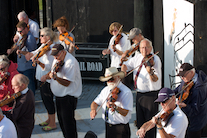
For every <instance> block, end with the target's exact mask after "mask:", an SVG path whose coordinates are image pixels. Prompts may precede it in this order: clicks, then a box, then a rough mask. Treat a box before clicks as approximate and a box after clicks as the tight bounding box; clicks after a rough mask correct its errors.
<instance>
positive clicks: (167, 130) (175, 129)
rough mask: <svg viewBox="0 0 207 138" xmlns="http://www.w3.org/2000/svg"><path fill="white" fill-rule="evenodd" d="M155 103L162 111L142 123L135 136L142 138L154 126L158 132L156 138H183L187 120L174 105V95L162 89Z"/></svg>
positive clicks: (170, 91)
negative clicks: (158, 104)
mask: <svg viewBox="0 0 207 138" xmlns="http://www.w3.org/2000/svg"><path fill="white" fill-rule="evenodd" d="M155 102H158V103H160V105H161V107H162V110H161V111H160V112H159V113H158V114H157V115H155V116H154V117H152V119H151V120H150V121H148V122H146V123H144V124H143V125H142V126H141V127H140V129H139V130H138V131H137V133H136V134H137V135H138V136H139V137H140V138H144V137H145V134H146V132H147V131H149V130H150V129H152V128H154V127H155V126H156V127H157V129H158V132H159V134H158V135H157V138H184V137H185V133H186V129H187V126H188V119H187V117H186V115H185V114H184V113H183V111H182V110H181V109H180V108H179V106H178V105H176V97H175V93H174V92H173V91H172V90H171V89H169V88H162V89H161V90H160V92H159V94H158V98H157V99H156V100H155Z"/></svg>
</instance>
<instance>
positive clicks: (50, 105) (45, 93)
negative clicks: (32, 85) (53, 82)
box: [39, 81, 55, 114]
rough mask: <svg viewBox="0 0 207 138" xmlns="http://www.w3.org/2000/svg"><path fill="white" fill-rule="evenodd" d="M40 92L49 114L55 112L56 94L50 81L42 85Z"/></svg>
mask: <svg viewBox="0 0 207 138" xmlns="http://www.w3.org/2000/svg"><path fill="white" fill-rule="evenodd" d="M39 84H42V82H41V81H39ZM40 93H41V97H42V101H43V104H44V105H45V108H46V110H47V112H48V114H55V103H54V101H53V97H54V95H53V93H52V91H51V89H50V84H49V83H48V82H45V84H43V85H42V86H41V87H40Z"/></svg>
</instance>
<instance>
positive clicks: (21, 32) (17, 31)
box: [17, 28, 25, 34]
mask: <svg viewBox="0 0 207 138" xmlns="http://www.w3.org/2000/svg"><path fill="white" fill-rule="evenodd" d="M24 29H25V28H24ZM24 29H22V30H21V31H17V32H18V33H20V34H21V33H22V31H24Z"/></svg>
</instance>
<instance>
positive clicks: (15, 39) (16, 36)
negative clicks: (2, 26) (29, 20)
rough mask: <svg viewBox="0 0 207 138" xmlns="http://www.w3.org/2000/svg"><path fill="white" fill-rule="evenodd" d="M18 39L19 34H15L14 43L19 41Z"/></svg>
mask: <svg viewBox="0 0 207 138" xmlns="http://www.w3.org/2000/svg"><path fill="white" fill-rule="evenodd" d="M18 39H19V36H18V35H15V36H14V38H13V41H14V43H16V42H17V41H18Z"/></svg>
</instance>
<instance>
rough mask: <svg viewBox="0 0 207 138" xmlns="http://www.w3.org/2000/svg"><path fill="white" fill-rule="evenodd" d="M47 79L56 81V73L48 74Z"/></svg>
mask: <svg viewBox="0 0 207 138" xmlns="http://www.w3.org/2000/svg"><path fill="white" fill-rule="evenodd" d="M49 77H50V78H52V79H54V80H56V79H57V73H56V72H50V74H49Z"/></svg>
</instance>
